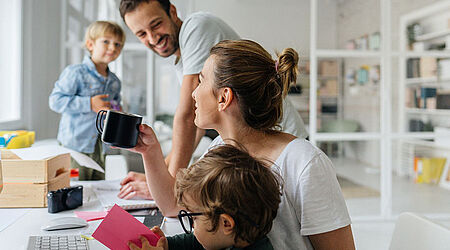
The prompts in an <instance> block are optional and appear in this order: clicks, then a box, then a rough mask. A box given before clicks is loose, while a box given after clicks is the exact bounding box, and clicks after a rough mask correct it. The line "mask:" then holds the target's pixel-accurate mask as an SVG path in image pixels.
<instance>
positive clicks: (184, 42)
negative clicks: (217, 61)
mask: <svg viewBox="0 0 450 250" xmlns="http://www.w3.org/2000/svg"><path fill="white" fill-rule="evenodd" d="M178 39H179V43H180V51H181V58H180V59H179V61H178V63H177V64H176V65H175V67H176V70H177V76H178V80H179V81H180V84H181V82H182V79H183V75H193V74H199V73H200V71H202V68H203V64H204V63H205V61H206V59H207V58H208V56H209V51H210V50H211V48H212V47H213V46H214V45H216V44H217V43H219V42H220V41H222V40H238V39H240V37H239V35H238V34H237V33H236V32H235V31H234V30H233V29H232V28H231V27H230V26H229V25H228V24H226V23H225V22H224V21H223V20H221V19H220V18H218V17H216V16H213V15H211V14H209V13H205V12H196V13H193V14H192V15H190V16H189V17H188V18H187V19H186V20H184V21H183V24H182V25H181V29H180V35H179V38H178Z"/></svg>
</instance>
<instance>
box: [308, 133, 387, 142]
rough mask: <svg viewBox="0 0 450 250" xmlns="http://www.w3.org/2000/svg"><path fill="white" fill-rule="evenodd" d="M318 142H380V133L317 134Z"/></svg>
mask: <svg viewBox="0 0 450 250" xmlns="http://www.w3.org/2000/svg"><path fill="white" fill-rule="evenodd" d="M315 136H316V137H315V139H316V140H317V141H368V140H380V139H381V134H380V133H378V132H374V133H371V132H356V133H316V135H315Z"/></svg>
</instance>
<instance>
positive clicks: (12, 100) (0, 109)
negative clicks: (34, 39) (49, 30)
mask: <svg viewBox="0 0 450 250" xmlns="http://www.w3.org/2000/svg"><path fill="white" fill-rule="evenodd" d="M21 3H22V1H1V2H0V35H1V37H2V38H3V39H0V76H1V77H0V129H3V128H4V127H5V124H7V123H13V122H17V121H19V120H20V119H21V103H22V101H21V100H22V98H21V97H22V93H21V86H22V84H21V82H22V77H21V75H22V74H21V73H22V68H21V65H22V39H21V34H22V21H21V20H22V16H21V8H22V6H21V5H22V4H21ZM6 126H7V125H6Z"/></svg>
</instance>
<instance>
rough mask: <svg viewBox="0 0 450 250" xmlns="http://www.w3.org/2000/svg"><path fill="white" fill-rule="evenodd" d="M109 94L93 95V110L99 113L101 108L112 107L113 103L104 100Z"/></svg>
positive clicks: (107, 108)
mask: <svg viewBox="0 0 450 250" xmlns="http://www.w3.org/2000/svg"><path fill="white" fill-rule="evenodd" d="M108 96H109V95H96V96H93V97H91V110H92V111H94V112H95V113H98V111H100V110H109V109H111V103H110V102H109V101H105V100H104V99H105V98H108Z"/></svg>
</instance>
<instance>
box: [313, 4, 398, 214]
mask: <svg viewBox="0 0 450 250" xmlns="http://www.w3.org/2000/svg"><path fill="white" fill-rule="evenodd" d="M318 4H319V1H318V0H311V1H310V8H311V9H310V13H311V16H310V25H311V29H310V61H311V74H310V86H311V87H310V94H309V95H310V104H309V106H310V107H311V108H310V111H311V112H310V116H309V120H310V122H309V125H310V140H311V142H313V143H319V142H344V143H345V142H347V143H352V142H353V143H375V144H376V145H379V146H378V147H379V152H380V155H379V157H380V158H379V161H380V172H379V185H378V187H379V190H380V193H381V195H380V197H379V201H378V204H379V210H378V211H379V214H378V215H373V214H370V215H361V216H359V215H357V216H356V219H363V220H365V219H369V218H370V219H378V218H379V219H382V218H390V216H391V206H392V202H391V199H392V188H391V178H392V176H391V169H392V165H391V154H392V153H391V148H392V145H391V140H389V139H388V138H389V137H388V135H389V134H390V133H391V130H390V126H389V125H388V124H390V123H391V115H390V112H391V111H390V106H391V100H390V98H389V97H390V93H391V90H390V85H391V84H390V82H389V80H390V75H391V66H390V64H391V61H390V60H391V57H392V51H391V44H390V42H391V40H390V17H391V14H390V13H391V12H390V7H391V2H390V1H389V0H380V1H379V4H380V29H379V32H380V37H382V38H383V39H382V40H381V44H380V49H379V50H375V51H374V50H344V49H322V48H318V47H317V44H318V40H317V39H318V30H319V29H318V19H319V12H320V10H319V8H318ZM323 58H327V59H330V58H333V59H341V60H345V59H367V60H372V61H373V60H376V61H377V62H378V63H379V65H380V81H379V83H378V86H377V90H378V91H379V93H380V95H379V105H380V106H379V112H380V117H379V130H377V131H361V132H351V133H346V132H337V133H322V132H319V130H318V120H317V119H318V117H319V115H318V113H317V108H316V107H317V105H318V104H317V102H318V95H317V92H316V91H315V89H317V86H318V85H317V84H318V81H319V76H318V64H319V60H322V59H323ZM334 162H335V163H336V164H338V165H337V166H336V168H337V169H339V168H340V166H339V164H341V163H344V165H348V164H347V163H349V162H354V163H355V164H356V165H360V164H361V163H360V162H358V160H353V159H348V158H339V159H337V160H334ZM353 165H354V164H353ZM338 172H339V171H338ZM363 172H364V171H363ZM355 178H358V177H355ZM375 210H377V209H375Z"/></svg>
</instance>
